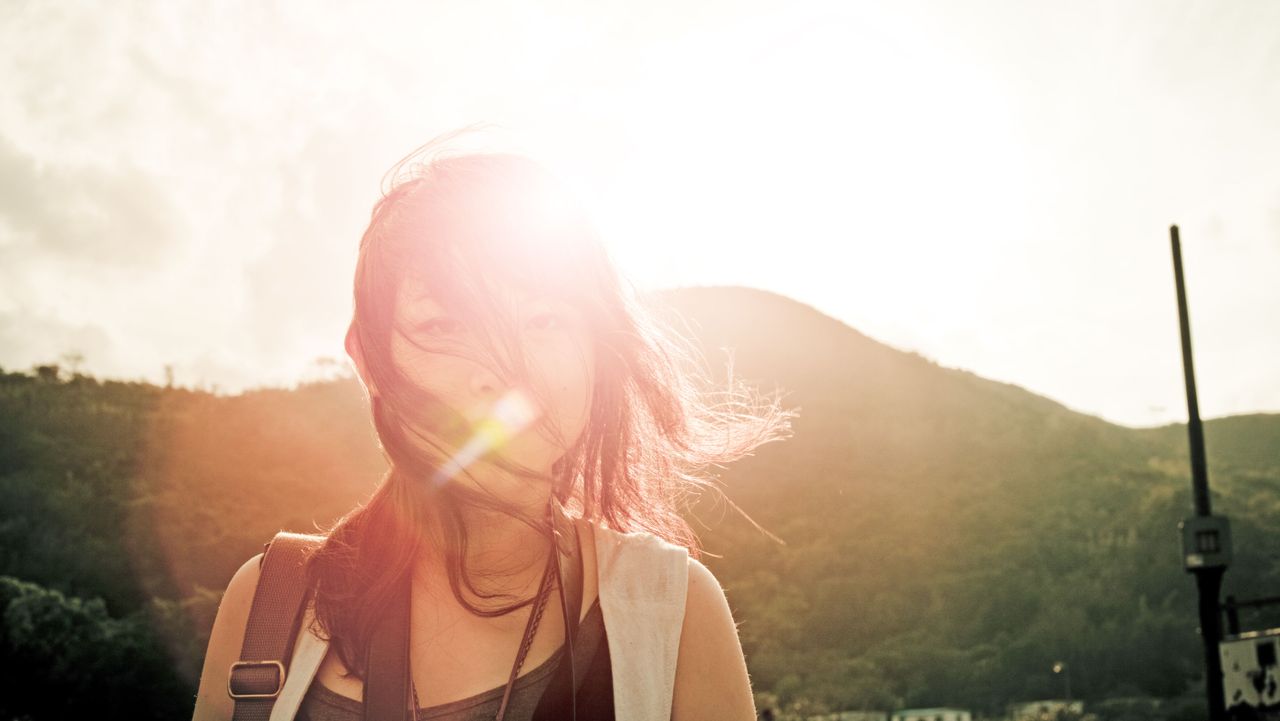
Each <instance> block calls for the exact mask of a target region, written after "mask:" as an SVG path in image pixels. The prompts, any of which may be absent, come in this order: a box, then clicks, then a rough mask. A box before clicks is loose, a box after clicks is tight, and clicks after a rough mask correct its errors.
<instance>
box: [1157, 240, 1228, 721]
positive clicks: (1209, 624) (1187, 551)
mask: <svg viewBox="0 0 1280 721" xmlns="http://www.w3.org/2000/svg"><path fill="white" fill-rule="evenodd" d="M1169 239H1170V241H1171V242H1172V244H1173V275H1174V281H1175V283H1176V284H1177V288H1178V323H1179V326H1180V329H1181V331H1182V371H1183V374H1184V376H1185V377H1186V384H1187V440H1188V442H1189V443H1190V446H1191V491H1192V495H1193V497H1194V499H1195V515H1194V516H1190V517H1189V518H1187V519H1186V520H1184V521H1182V522H1181V523H1179V524H1178V529H1179V530H1180V531H1181V532H1182V563H1183V567H1184V568H1185V569H1186V570H1187V572H1188V573H1194V574H1195V576H1196V588H1197V589H1198V590H1199V592H1200V638H1201V640H1202V641H1203V642H1204V672H1205V681H1206V683H1205V687H1206V688H1205V691H1206V692H1207V694H1208V697H1209V718H1210V720H1211V721H1224V720H1225V719H1226V717H1227V716H1226V713H1227V712H1226V703H1225V699H1224V698H1223V692H1222V658H1221V656H1219V652H1218V644H1219V643H1220V642H1221V640H1222V612H1221V609H1220V607H1219V605H1218V596H1219V594H1220V593H1221V592H1222V574H1223V573H1224V572H1225V571H1226V570H1227V566H1228V565H1229V564H1230V563H1231V525H1230V524H1229V523H1227V519H1226V517H1224V516H1215V515H1213V509H1212V508H1211V507H1210V504H1209V472H1208V470H1207V467H1206V463H1205V453H1204V429H1203V428H1202V427H1201V424H1200V406H1199V403H1198V401H1197V400H1196V375H1195V369H1194V368H1193V367H1192V365H1191V324H1190V322H1189V321H1188V320H1187V293H1186V289H1185V287H1184V284H1183V280H1182V244H1181V242H1180V241H1179V238H1178V226H1176V225H1174V226H1171V227H1170V228H1169Z"/></svg>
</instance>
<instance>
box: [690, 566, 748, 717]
mask: <svg viewBox="0 0 1280 721" xmlns="http://www.w3.org/2000/svg"><path fill="white" fill-rule="evenodd" d="M671 718H672V719H674V720H676V721H679V720H680V719H702V718H723V719H742V720H743V721H749V720H751V719H755V718H756V711H755V703H754V700H753V699H752V696H751V681H750V678H749V677H748V675H747V663H746V659H745V658H744V656H743V653H742V644H741V642H740V641H739V640H738V627H737V624H736V623H735V622H734V620H733V612H732V611H731V610H730V608H729V600H728V598H727V597H726V595H725V592H724V588H723V587H722V586H721V585H720V581H719V580H718V579H717V578H716V577H715V575H714V574H712V573H711V570H710V569H708V568H707V567H706V566H705V565H703V563H702V562H701V561H699V560H697V559H695V558H690V559H689V588H688V591H687V596H686V599H685V611H684V625H683V626H682V628H681V631H680V651H679V656H678V658H677V661H676V682H675V694H674V697H673V699H672V708H671Z"/></svg>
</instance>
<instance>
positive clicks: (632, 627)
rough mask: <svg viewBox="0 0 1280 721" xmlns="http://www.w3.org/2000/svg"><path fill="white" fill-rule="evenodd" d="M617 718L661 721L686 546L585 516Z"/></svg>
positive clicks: (670, 691)
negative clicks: (591, 532)
mask: <svg viewBox="0 0 1280 721" xmlns="http://www.w3.org/2000/svg"><path fill="white" fill-rule="evenodd" d="M592 527H593V528H594V529H595V539H596V567H597V572H598V578H599V582H600V611H601V613H602V614H603V617H604V627H605V633H606V635H607V636H608V639H609V662H610V664H611V665H612V667H613V708H614V713H615V717H616V719H617V721H669V720H670V718H671V701H672V698H673V695H674V691H675V681H676V658H677V656H678V655H679V652H680V630H681V628H682V627H683V626H684V606H685V597H686V594H687V591H688V586H689V551H688V549H686V548H684V547H683V546H676V545H674V544H671V543H668V542H667V541H665V540H663V539H661V538H659V537H657V536H655V535H653V534H651V533H642V532H636V533H618V532H616V531H611V530H609V529H607V528H603V527H601V526H597V525H594V524H592Z"/></svg>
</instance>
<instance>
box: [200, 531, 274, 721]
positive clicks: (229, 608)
mask: <svg viewBox="0 0 1280 721" xmlns="http://www.w3.org/2000/svg"><path fill="white" fill-rule="evenodd" d="M261 561H262V554H261V553H259V554H257V555H256V556H254V557H253V558H250V559H249V560H247V561H245V562H244V565H242V566H240V569H239V570H237V571H236V572H235V575H233V576H232V577H231V581H230V582H229V583H228V584H227V590H226V591H225V592H223V594H222V601H221V602H220V603H219V604H218V614H217V616H216V617H214V620H213V630H212V632H210V634H209V647H208V649H207V650H206V651H205V655H204V669H203V670H202V671H201V673H200V689H199V691H197V693H196V707H195V712H194V714H193V716H192V721H223V719H230V718H231V715H232V712H233V711H234V709H235V704H234V703H233V702H232V700H231V697H230V696H229V695H228V694H227V674H228V673H229V671H230V668H231V664H232V663H234V662H235V661H237V660H239V658H240V646H241V644H242V643H243V642H244V627H245V624H246V623H247V622H248V620H249V608H250V607H251V606H252V605H253V594H254V591H255V590H256V589H257V587H258V575H259V573H260V571H261V568H260V566H261Z"/></svg>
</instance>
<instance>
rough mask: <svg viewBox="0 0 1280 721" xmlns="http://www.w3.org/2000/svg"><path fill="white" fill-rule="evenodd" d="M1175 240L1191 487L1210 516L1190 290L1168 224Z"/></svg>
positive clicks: (1200, 511) (1200, 512) (1199, 506)
mask: <svg viewBox="0 0 1280 721" xmlns="http://www.w3.org/2000/svg"><path fill="white" fill-rule="evenodd" d="M1169 236H1170V240H1172V241H1173V277H1174V282H1175V283H1176V284H1177V286H1178V326H1179V328H1180V330H1181V331H1182V371H1183V376H1184V377H1185V378H1186V385H1187V436H1188V440H1189V441H1190V444H1191V490H1192V493H1193V495H1194V496H1195V504H1196V515H1197V516H1208V515H1210V513H1212V509H1211V508H1210V506H1209V472H1208V469H1207V466H1206V465H1205V460H1204V429H1203V427H1202V426H1201V425H1200V403H1199V401H1197V400H1196V371H1195V367H1194V366H1193V365H1192V362H1191V322H1190V321H1189V320H1188V319H1187V291H1186V288H1185V287H1184V284H1183V280H1182V243H1181V242H1180V241H1179V239H1178V226H1176V225H1174V226H1170V227H1169Z"/></svg>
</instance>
